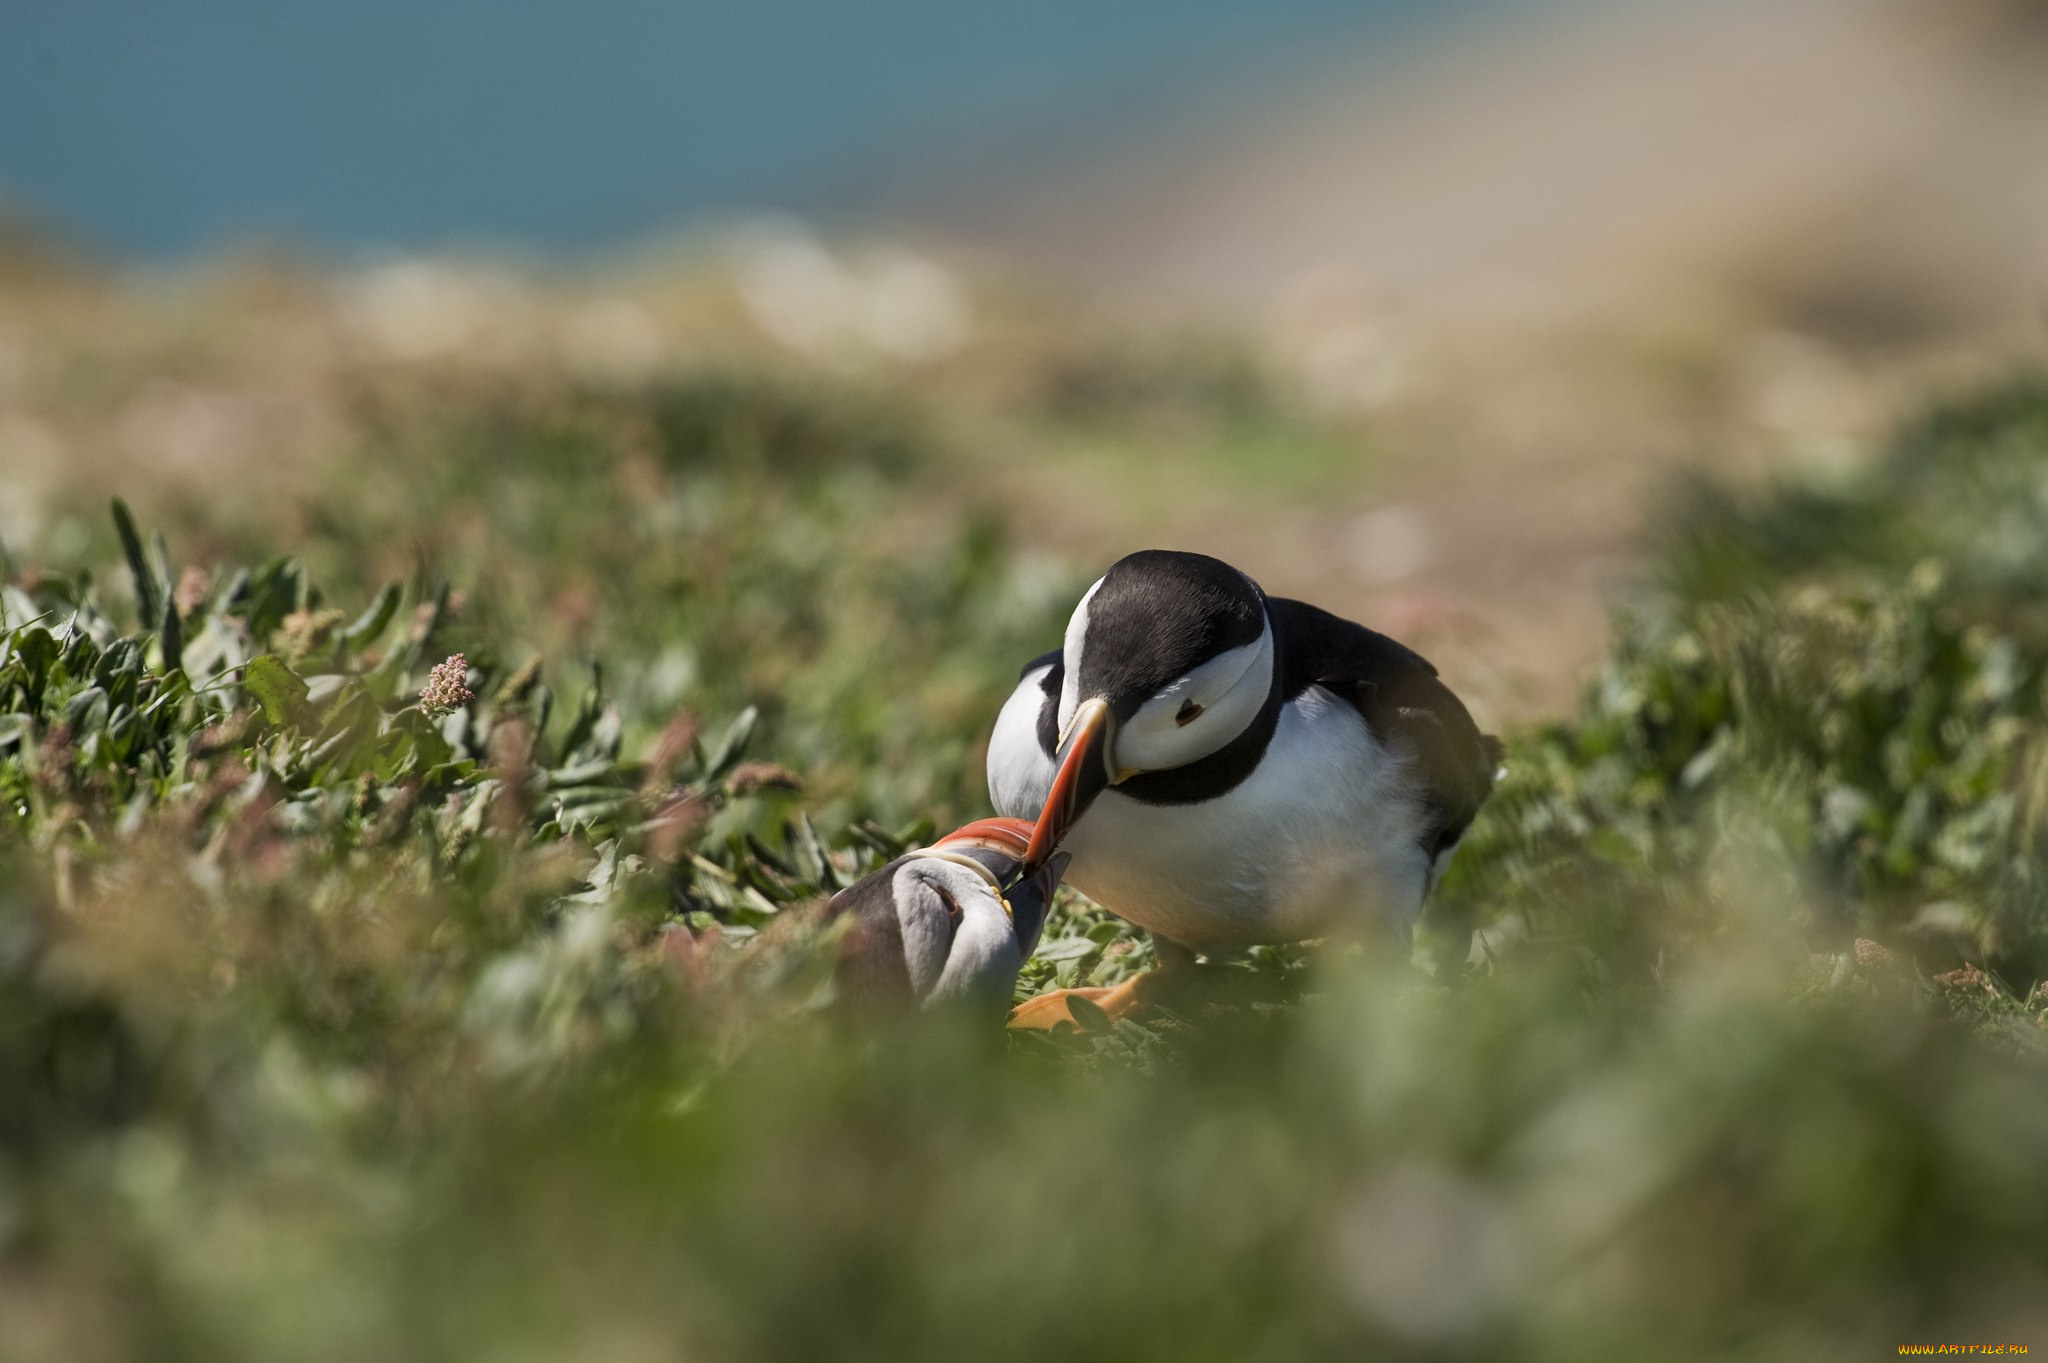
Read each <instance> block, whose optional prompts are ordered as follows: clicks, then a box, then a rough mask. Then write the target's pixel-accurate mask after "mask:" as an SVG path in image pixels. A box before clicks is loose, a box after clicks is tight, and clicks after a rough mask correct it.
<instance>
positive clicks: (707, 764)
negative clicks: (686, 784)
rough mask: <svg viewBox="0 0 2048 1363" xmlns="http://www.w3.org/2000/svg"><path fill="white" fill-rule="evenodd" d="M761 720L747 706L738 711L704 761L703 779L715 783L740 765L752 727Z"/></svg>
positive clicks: (752, 734) (753, 708)
mask: <svg viewBox="0 0 2048 1363" xmlns="http://www.w3.org/2000/svg"><path fill="white" fill-rule="evenodd" d="M760 718H761V712H760V710H759V709H757V708H756V707H754V706H752V705H749V706H748V707H747V708H746V709H744V710H742V711H740V713H739V717H738V718H737V719H735V720H733V722H732V723H731V724H728V725H727V726H726V729H725V733H724V734H723V735H722V736H721V737H720V738H719V740H718V746H717V747H715V748H713V749H712V750H711V752H710V754H709V755H708V756H707V757H705V759H704V779H705V780H706V781H707V782H709V781H717V780H718V779H720V778H721V777H723V776H724V775H725V774H726V773H727V772H729V771H731V770H732V769H733V768H734V767H736V766H738V765H739V763H740V758H741V757H742V756H744V755H745V754H746V751H747V743H748V742H749V741H750V740H751V739H752V738H753V736H754V725H755V723H756V722H758V721H759V720H760Z"/></svg>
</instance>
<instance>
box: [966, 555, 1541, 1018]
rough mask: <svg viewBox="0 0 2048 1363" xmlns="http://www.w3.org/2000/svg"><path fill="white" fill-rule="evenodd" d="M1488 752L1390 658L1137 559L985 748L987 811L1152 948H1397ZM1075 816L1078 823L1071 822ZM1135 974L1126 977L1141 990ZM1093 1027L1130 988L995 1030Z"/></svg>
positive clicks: (1425, 684) (1034, 676)
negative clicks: (1363, 935)
mask: <svg viewBox="0 0 2048 1363" xmlns="http://www.w3.org/2000/svg"><path fill="white" fill-rule="evenodd" d="M1500 758H1501V745H1500V741H1499V740H1498V739H1496V738H1494V737H1492V736H1491V735H1488V734H1482V733H1480V732H1479V729H1478V726H1476V725H1475V724H1474V723H1473V722H1472V716H1471V715H1470V714H1469V713H1467V712H1466V709H1465V707H1464V705H1463V704H1462V703H1460V701H1459V700H1458V698H1457V697H1456V696H1455V695H1453V694H1452V693H1451V691H1450V689H1449V688H1448V687H1446V686H1445V685H1444V684H1443V683H1442V682H1441V681H1439V680H1438V679H1437V674H1436V669H1435V668H1434V667H1432V666H1430V664H1429V663H1428V662H1426V661H1424V660H1423V659H1422V658H1421V657H1420V656H1419V655H1417V654H1416V653H1414V652H1413V651H1412V650H1410V649H1408V648H1407V647H1405V646H1403V645H1401V644H1399V643H1396V642H1395V641H1394V640H1392V639H1389V638H1388V637H1387V636H1385V635H1383V634H1378V633H1375V632H1374V631H1372V630H1370V629H1367V628H1366V627H1365V626H1363V625H1358V624H1353V623H1352V622H1351V621H1349V620H1343V619H1340V618H1338V617H1337V616H1334V615H1332V614H1330V613H1329V612H1328V611H1324V610H1319V609H1317V608H1316V607H1314V606H1311V605H1307V604H1305V603H1303V602H1300V601H1290V600H1286V599H1284V598H1281V597H1269V596H1267V595H1266V594H1265V592H1263V591H1261V590H1260V588H1259V585H1258V584H1257V583H1256V582H1254V581H1252V579H1251V578H1249V577H1247V576H1246V575H1245V574H1244V573H1242V572H1239V571H1238V570H1237V569H1236V568H1233V567H1231V566H1230V565H1229V564H1227V563H1223V562H1221V561H1220V560H1217V559H1213V558H1209V557H1207V556H1205V555H1202V554H1188V553H1176V552H1171V551H1167V550H1160V549H1149V550H1144V551H1141V552H1139V553H1135V554H1132V555H1130V556H1129V557H1127V558H1124V559H1121V560H1119V561H1118V562H1117V563H1116V564H1115V565H1114V566H1113V567H1111V568H1110V570H1109V572H1107V573H1106V574H1104V575H1103V577H1102V578H1101V580H1100V581H1098V582H1097V583H1096V584H1095V585H1094V586H1092V587H1090V588H1089V589H1088V592H1087V594H1086V595H1085V596H1083V597H1082V598H1081V603H1080V604H1079V605H1078V606H1076V607H1075V608H1074V614H1073V618H1072V619H1071V620H1069V621H1068V623H1067V633H1066V641H1065V644H1064V646H1063V647H1061V648H1060V649H1058V650H1056V651H1054V652H1052V653H1048V654H1046V655H1045V656H1044V657H1041V658H1037V659H1035V660H1033V661H1032V662H1031V663H1029V664H1028V665H1026V667H1025V669H1024V672H1023V675H1022V677H1021V679H1020V680H1019V683H1018V686H1017V690H1016V692H1015V693H1014V694H1013V695H1011V697H1010V699H1009V701H1008V702H1007V703H1006V704H1005V705H1004V706H1003V709H1002V713H1001V714H1000V715H999V716H998V717H997V719H996V726H995V733H994V735H993V736H992V737H991V739H990V741H989V754H988V778H989V797H990V798H991V799H992V800H993V801H994V802H995V807H996V809H997V810H998V811H1000V812H1001V813H1003V814H1005V815H1010V816H1014V817H1018V818H1026V819H1033V820H1035V825H1034V828H1033V832H1032V837H1031V842H1030V846H1029V847H1028V848H1027V849H1026V853H1025V856H1024V865H1025V867H1026V868H1027V869H1029V868H1031V867H1035V866H1036V865H1037V864H1038V863H1039V861H1040V859H1042V858H1044V857H1047V856H1049V855H1051V854H1052V852H1053V850H1054V849H1055V848H1061V849H1064V850H1065V851H1066V852H1068V853H1071V854H1072V858H1073V860H1072V865H1071V867H1070V868H1069V870H1068V879H1070V880H1071V881H1072V882H1073V884H1074V885H1075V886H1077V887H1078V888H1079V889H1081V890H1082V891H1083V892H1084V893H1086V894H1087V895H1088V896H1089V897H1090V898H1091V899H1093V900H1095V901H1096V902H1097V903H1098V904H1101V905H1102V906H1103V907H1104V908H1107V909H1109V910H1110V911H1112V912H1113V913H1116V914H1118V915H1120V916H1122V917H1124V918H1127V919H1129V920H1130V921H1131V922H1133V923H1136V924H1138V925H1139V926H1140V927H1144V928H1147V929H1149V930H1151V932H1152V933H1153V934H1154V936H1155V937H1156V938H1159V939H1162V943H1163V945H1166V946H1167V948H1168V950H1167V959H1168V960H1169V962H1170V961H1172V960H1173V959H1175V957H1176V956H1178V957H1181V958H1185V957H1187V955H1188V952H1186V951H1182V952H1178V953H1175V952H1173V951H1172V950H1171V948H1172V947H1174V946H1178V947H1181V948H1188V949H1194V948H1204V947H1225V946H1247V945H1252V944H1255V943H1261V942H1297V941H1302V940H1305V939H1308V938H1312V937H1322V936H1327V935H1331V934H1333V933H1334V934H1341V933H1345V932H1347V931H1349V932H1351V933H1354V934H1355V933H1357V932H1359V931H1361V930H1367V931H1372V930H1377V931H1380V932H1383V933H1386V934H1389V935H1391V936H1393V937H1394V938H1395V939H1396V940H1398V941H1400V942H1402V943H1404V944H1405V943H1406V942H1407V940H1408V939H1409V935H1410V932H1411V929H1412V927H1413V925H1414V922H1415V920H1416V918H1417V917H1418V916H1419V915H1420V914H1421V912H1422V903H1423V900H1424V899H1425V898H1426V897H1427V896H1428V894H1429V892H1430V890H1431V888H1432V887H1433V886H1434V885H1435V884H1436V882H1437V880H1438V878H1439V877H1440V876H1441V875H1442V874H1443V870H1444V867H1445V865H1446V864H1447V863H1448V861H1449V859H1450V856H1451V853H1452V852H1453V851H1454V850H1455V849H1456V847H1457V845H1458V840H1459V839H1460V838H1461V837H1463V836H1464V833H1465V830H1466V828H1468V827H1469V826H1470V825H1471V823H1472V818H1473V815H1474V814H1476V813H1477V812H1478V809H1479V806H1480V805H1481V803H1483V802H1484V801H1485V799H1486V797H1487V796H1488V795H1489V794H1490V793H1492V790H1493V784H1494V779H1495V775H1496V772H1497V770H1498V768H1499V765H1500ZM1084 815H1085V816H1086V817H1083V816H1084ZM1141 978H1142V977H1141ZM1073 992H1080V993H1084V994H1086V995H1087V996H1088V997H1089V998H1091V999H1092V1000H1093V1001H1095V1002H1096V1003H1097V1004H1098V1005H1099V1006H1101V1007H1102V1008H1103V1009H1104V1010H1105V1011H1107V1012H1109V1013H1110V1014H1111V1015H1112V1016H1116V1015H1119V1014H1121V1013H1124V1012H1128V1011H1130V1010H1131V1009H1132V1008H1134V1007H1136V1006H1137V1005H1138V1003H1139V1002H1140V1001H1141V1000H1140V995H1141V992H1142V988H1141V985H1140V983H1139V981H1127V982H1126V983H1125V984H1122V985H1118V986H1116V987H1114V988H1113V989H1093V990H1083V991H1067V990H1060V991H1056V992H1054V993H1050V994H1045V995H1041V996H1040V997H1039V998H1036V999H1033V1000H1031V1001H1030V1002H1028V1003H1026V1004H1024V1005H1023V1006H1021V1007H1020V1008H1019V1009H1018V1010H1017V1012H1016V1014H1015V1015H1014V1016H1013V1017H1012V1024H1013V1025H1016V1026H1025V1027H1033V1026H1035V1027H1051V1026H1053V1025H1055V1024H1056V1023H1058V1022H1060V1021H1064V1020H1069V1015H1068V1011H1067V1008H1066V1004H1065V999H1066V998H1067V996H1068V995H1069V994H1070V993H1073Z"/></svg>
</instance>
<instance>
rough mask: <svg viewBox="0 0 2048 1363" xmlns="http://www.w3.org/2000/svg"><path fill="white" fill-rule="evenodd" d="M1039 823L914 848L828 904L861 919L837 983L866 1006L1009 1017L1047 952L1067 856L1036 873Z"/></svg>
mask: <svg viewBox="0 0 2048 1363" xmlns="http://www.w3.org/2000/svg"><path fill="white" fill-rule="evenodd" d="M1032 831H1033V828H1032V825H1031V824H1030V823H1028V822H1026V821H1024V820H1021V819H1000V818H998V819H979V820H976V821H975V822H973V823H970V824H967V825H966V826H965V827H962V828H957V829H955V830H953V831H952V832H951V833H948V834H947V835H946V836H945V837H943V838H940V839H939V840H938V841H937V842H935V843H933V844H932V845H931V846H930V847H922V848H918V849H917V850H915V851H911V852H906V853H904V854H903V855H902V856H900V857H897V858H896V859H895V860H894V861H891V862H889V863H888V864H887V865H885V866H883V867H881V868H880V869H879V870H876V871H874V872H872V873H870V874H868V875H867V876H864V877H862V878H861V879H860V880H858V881H856V882H855V883H854V884H852V885H849V886H847V887H846V888H845V889H843V890H841V891H840V892H839V893H838V894H836V895H834V896H833V897H832V898H831V900H829V901H828V902H827V905H826V913H827V915H828V918H838V917H841V916H845V917H848V918H850V919H851V920H852V921H851V923H850V924H849V925H848V927H847V930H846V934H845V935H844V936H843V937H841V938H840V941H839V952H840V955H839V959H838V961H837V968H836V973H835V978H836V980H837V982H838V984H839V988H840V994H841V997H843V998H845V999H847V1000H848V1001H849V1002H852V1003H854V1004H856V1005H859V1006H884V1007H886V1006H900V1005H917V1006H921V1007H926V1008H939V1007H944V1006H948V1005H952V1004H962V1005H964V1006H965V1007H966V1008H968V1009H969V1010H975V1011H980V1012H984V1013H988V1014H991V1015H993V1016H995V1017H998V1018H999V1017H1001V1016H1002V1014H1003V1013H1004V1012H1005V1011H1007V1010H1008V1008H1009V1006H1010V998H1011V994H1012V993H1013V992H1014V991H1015V989H1016V986H1017V971H1018V968H1019V967H1021V966H1022V965H1023V964H1024V962H1025V961H1026V960H1028V959H1030V956H1031V953H1032V952H1033V951H1034V950H1036V949H1037V947H1038V935H1039V932H1040V931H1041V930H1042V929H1043V928H1044V927H1045V919H1046V914H1047V913H1048V912H1049V911H1050V910H1051V908H1052V897H1053V892H1054V891H1055V890H1056V889H1058V888H1059V882H1060V873H1061V872H1062V871H1063V870H1064V869H1065V868H1066V864H1067V860H1068V858H1067V856H1066V854H1065V853H1056V854H1054V855H1052V856H1049V857H1047V856H1040V857H1039V858H1038V859H1037V860H1036V861H1035V862H1034V863H1033V864H1032V865H1031V866H1030V867H1029V868H1026V867H1025V865H1024V854H1025V852H1026V851H1027V850H1028V849H1029V847H1030V843H1031V835H1032Z"/></svg>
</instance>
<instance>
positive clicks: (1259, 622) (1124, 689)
mask: <svg viewBox="0 0 2048 1363" xmlns="http://www.w3.org/2000/svg"><path fill="white" fill-rule="evenodd" d="M1265 627H1266V603H1265V598H1264V597H1262V596H1261V595H1260V594H1259V589H1258V586H1257V584H1256V583H1254V582H1253V581H1252V580H1251V579H1250V578H1248V577H1246V576H1245V575H1244V574H1243V573H1241V572H1239V571H1238V570H1237V569H1235V568H1233V567H1231V566H1230V565H1229V564H1227V563H1225V562H1224V561H1223V560H1221V559H1215V558H1210V557H1209V556H1208V555H1207V554H1185V553H1180V552H1178V551H1176V550H1172V549H1141V550H1139V551H1138V552H1137V553H1135V554H1131V555H1129V556H1127V557H1125V558H1121V559H1119V560H1117V562H1116V564H1115V566H1113V567H1112V568H1110V570H1109V571H1108V572H1107V573H1105V574H1103V577H1102V580H1101V581H1100V582H1098V583H1096V584H1095V586H1094V587H1093V588H1092V589H1090V591H1089V593H1088V595H1087V596H1085V597H1083V598H1082V600H1081V604H1080V605H1079V606H1078V607H1076V608H1075V611H1074V616H1073V620H1072V621H1071V622H1070V623H1069V624H1068V626H1067V643H1066V655H1067V658H1066V661H1067V667H1068V669H1069V675H1070V676H1072V677H1074V679H1075V680H1076V682H1077V683H1078V685H1079V694H1080V697H1081V698H1082V699H1084V700H1085V699H1089V698H1099V699H1102V700H1104V701H1107V702H1108V703H1109V708H1110V711H1111V713H1113V714H1114V715H1115V716H1116V717H1117V718H1118V719H1119V720H1129V719H1130V718H1131V717H1132V716H1133V715H1135V714H1136V713H1137V712H1138V709H1139V707H1140V706H1142V705H1144V703H1145V702H1146V701H1148V700H1150V699H1152V697H1153V696H1155V695H1157V694H1158V693H1159V692H1161V691H1163V690H1165V689H1166V688H1167V687H1168V686H1170V685H1172V684H1173V683H1174V682H1175V681H1176V680H1178V679H1180V678H1182V677H1186V676H1188V675H1189V674H1190V673H1192V672H1194V671H1195V669H1197V668H1199V667H1201V666H1202V665H1203V664H1204V663H1207V662H1209V661H1211V660H1212V659H1215V658H1217V657H1220V656H1221V655H1223V654H1225V653H1228V652H1229V651H1230V650H1232V649H1236V648H1243V647H1244V646H1246V645H1247V644H1255V643H1257V642H1258V639H1259V635H1260V634H1261V633H1263V632H1264V630H1265ZM1062 699H1063V700H1064V698H1062ZM1063 708H1064V706H1063ZM1062 718H1063V719H1064V718H1065V717H1064V716H1063V717H1062Z"/></svg>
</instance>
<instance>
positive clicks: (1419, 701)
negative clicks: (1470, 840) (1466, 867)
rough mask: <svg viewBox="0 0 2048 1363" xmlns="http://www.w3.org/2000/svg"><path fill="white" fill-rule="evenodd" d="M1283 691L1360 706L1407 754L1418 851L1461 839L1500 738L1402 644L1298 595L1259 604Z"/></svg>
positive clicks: (1494, 764) (1487, 783)
mask: <svg viewBox="0 0 2048 1363" xmlns="http://www.w3.org/2000/svg"><path fill="white" fill-rule="evenodd" d="M1266 606H1267V610H1268V611H1269V612H1270V613H1271V616H1272V620H1273V632H1274V641H1275V643H1276V644H1278V646H1279V654H1280V684H1281V687H1282V690H1283V692H1284V693H1285V694H1286V695H1287V696H1288V697H1290V698H1291V697H1294V696H1298V695H1300V694H1301V693H1302V692H1303V691H1306V690H1307V689H1308V688H1309V687H1311V686H1321V687H1323V688H1324V689H1326V690H1328V691H1331V692H1334V693H1335V694H1337V695H1339V696H1342V697H1344V698H1345V699H1346V700H1348V701H1350V702H1351V703H1352V704H1354V705H1356V706H1357V707H1358V711H1359V713H1360V714H1362V715H1364V716H1365V722H1366V725H1367V727H1369V728H1370V729H1371V730H1372V732H1373V736H1374V737H1375V738H1377V739H1379V740H1380V742H1382V743H1385V744H1389V745H1392V746H1397V747H1405V748H1407V749H1408V750H1409V751H1410V752H1412V753H1413V761H1414V763H1415V771H1416V773H1417V775H1418V776H1419V777H1420V778H1421V781H1422V785H1423V787H1424V799H1425V801H1426V803H1427V806H1428V808H1429V811H1430V818H1429V820H1428V822H1427V823H1426V825H1425V826H1424V829H1423V834H1422V843H1423V848H1424V850H1425V851H1427V852H1428V853H1429V854H1430V856H1432V857H1435V856H1436V855H1438V854H1439V853H1441V852H1442V851H1443V850H1444V849H1446V848H1448V847H1451V846H1452V845H1454V844H1455V843H1456V842H1457V841H1458V839H1459V838H1462V837H1463V836H1464V835H1465V830H1466V828H1468V827H1469V826H1470V825H1471V823H1472V816H1473V815H1475V814H1477V813H1478V812H1479V806H1480V805H1482V804H1484V803H1485V802H1486V797H1487V796H1488V795H1491V794H1492V793H1493V782H1494V773H1495V771H1497V770H1498V769H1499V767H1500V759H1501V742H1500V740H1499V739H1498V738H1495V737H1494V736H1493V735H1492V734H1482V733H1480V732H1479V726H1478V725H1477V724H1474V723H1473V722H1472V716H1471V714H1470V713H1469V712H1468V711H1467V710H1466V709H1465V705H1464V702H1462V701H1460V700H1459V699H1458V698H1457V696H1455V695H1453V694H1452V692H1451V689H1450V688H1449V687H1448V686H1445V685H1444V684H1443V683H1442V682H1441V681H1439V680H1438V679H1437V675H1436V668H1434V667H1432V666H1431V665H1430V663H1429V661H1428V660H1427V659H1425V658H1424V657H1423V656H1422V655H1421V654H1419V653H1417V652H1415V650H1413V649H1411V648H1409V647H1408V646H1407V645H1405V644H1402V643H1398V642H1396V641H1395V640H1393V639H1389V638H1388V637H1387V636H1386V635H1384V634H1380V633H1378V632H1377V631H1374V630H1369V629H1367V628H1366V627H1365V626H1364V625H1360V624H1355V623H1353V622H1352V621H1350V620H1345V619H1343V618H1341V617H1339V616H1335V615H1332V614H1330V613H1329V612H1328V611H1326V610H1321V609H1319V608H1317V607H1315V606H1311V605H1309V604H1307V603H1306V602H1303V601H1289V600H1285V599H1283V598H1278V597H1275V598H1271V599H1269V600H1268V601H1267V603H1266Z"/></svg>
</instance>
